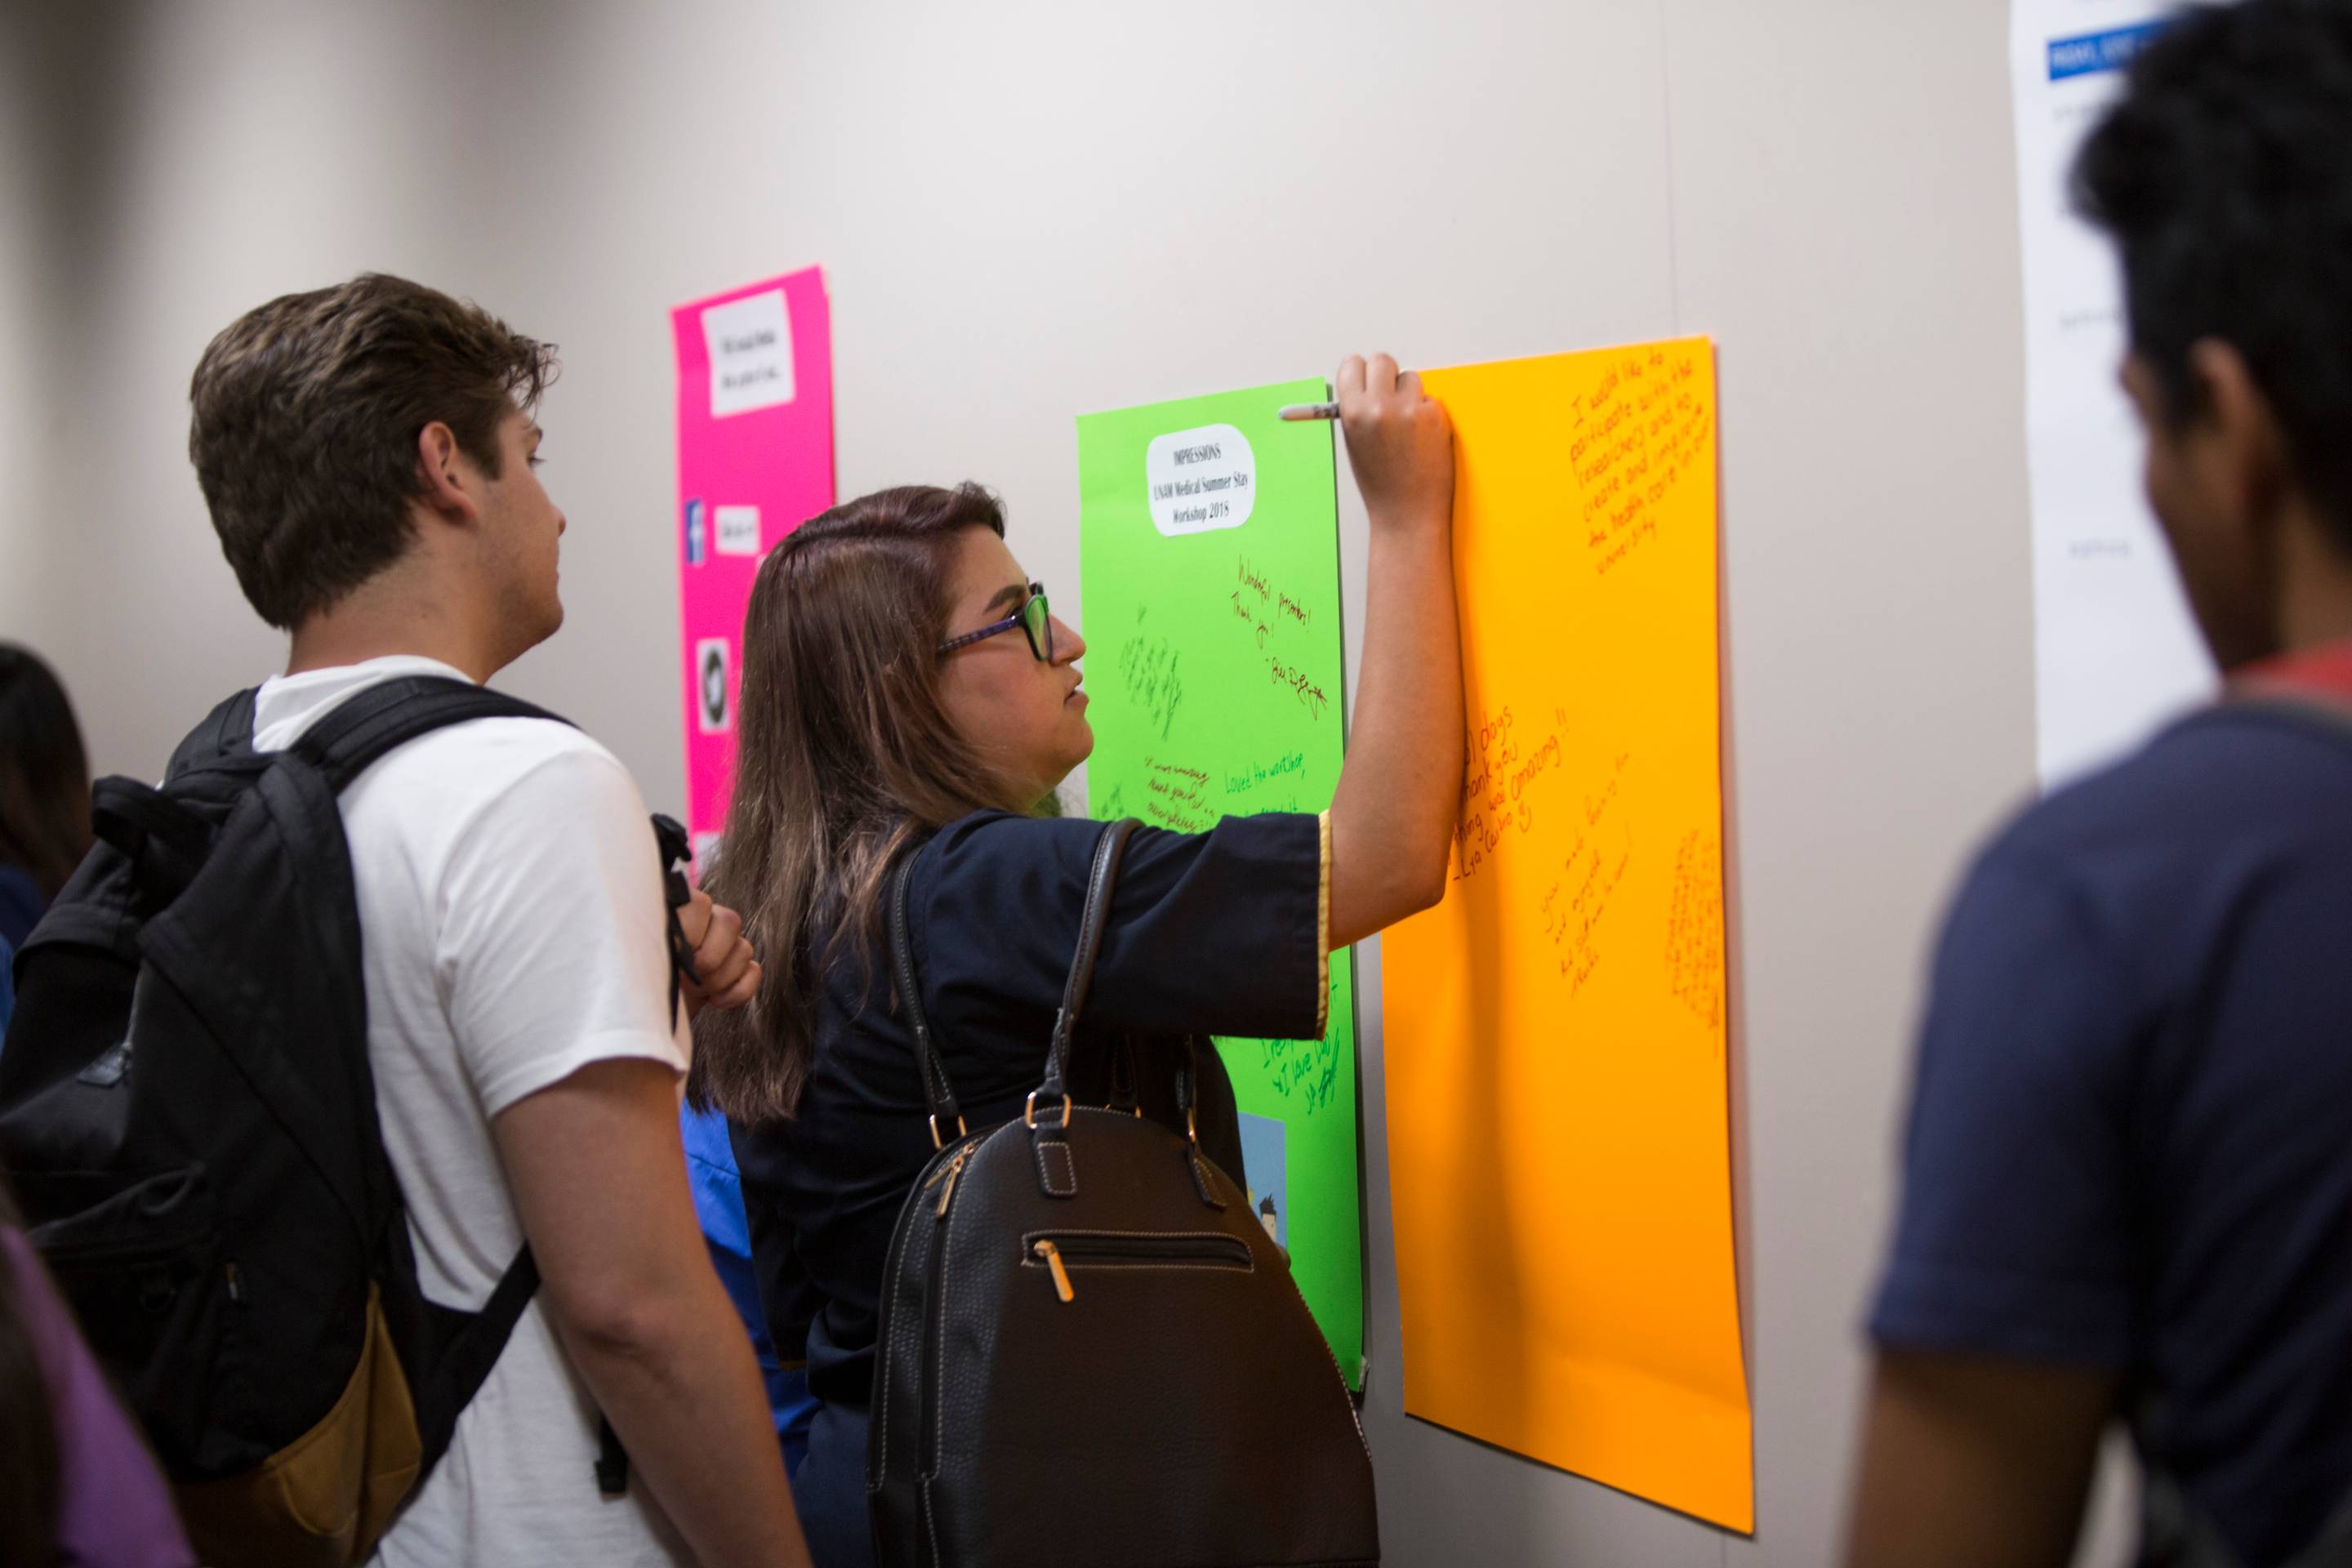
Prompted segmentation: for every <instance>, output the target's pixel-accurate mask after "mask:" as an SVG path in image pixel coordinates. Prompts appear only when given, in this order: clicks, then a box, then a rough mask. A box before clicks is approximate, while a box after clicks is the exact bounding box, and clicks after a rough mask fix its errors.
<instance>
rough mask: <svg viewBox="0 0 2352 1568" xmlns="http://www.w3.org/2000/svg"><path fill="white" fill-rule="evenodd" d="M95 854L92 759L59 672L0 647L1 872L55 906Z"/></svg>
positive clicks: (12, 647) (27, 653) (32, 656)
mask: <svg viewBox="0 0 2352 1568" xmlns="http://www.w3.org/2000/svg"><path fill="white" fill-rule="evenodd" d="M88 849H89V756H88V753H87V752H84V751H83V750H82V743H81V728H80V726H79V725H78V724H76V723H75V722H74V712H73V704H72V703H70V702H68V701H67V700H66V689H65V688H64V687H63V686H61V685H59V684H58V678H57V673H56V671H54V670H52V669H50V668H49V667H48V666H47V665H46V664H44V663H43V662H41V658H40V656H39V655H38V654H36V653H34V652H33V651H32V650H31V649H30V648H25V647H17V646H16V644H14V643H0V866H5V865H10V864H15V865H17V866H21V867H23V868H25V870H26V872H28V873H29V874H30V875H31V876H32V879H33V881H34V882H35V884H36V885H37V886H38V887H39V888H40V889H41V897H42V898H43V899H44V900H48V899H54V898H56V897H57V896H58V889H60V888H62V887H64V886H65V885H66V879H68V877H71V876H72V875H73V873H74V868H75V867H77V866H79V865H80V864H81V858H82V855H83V854H84V852H86V851H87V850H88Z"/></svg>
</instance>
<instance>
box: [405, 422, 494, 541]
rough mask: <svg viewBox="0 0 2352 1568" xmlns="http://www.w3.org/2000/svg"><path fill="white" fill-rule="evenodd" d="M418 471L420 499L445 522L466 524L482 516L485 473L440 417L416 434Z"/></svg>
mask: <svg viewBox="0 0 2352 1568" xmlns="http://www.w3.org/2000/svg"><path fill="white" fill-rule="evenodd" d="M416 474H417V479H418V481H419V489H420V490H421V492H422V493H421V494H420V495H419V496H418V497H417V499H418V500H421V501H423V502H424V503H425V506H426V507H427V508H429V509H431V510H433V511H434V512H435V513H436V514H437V515H438V516H439V517H441V518H442V519H443V521H447V522H452V523H457V524H460V525H464V524H469V523H471V522H473V521H474V520H475V519H477V518H478V517H479V516H480V515H481V510H482V509H481V498H480V489H481V482H482V478H481V472H480V470H479V469H478V468H475V467H474V464H473V461H472V459H470V458H467V456H466V449H465V448H464V447H460V446H459V445H458V444H457V432H456V431H454V430H452V429H450V428H449V426H446V425H444V424H443V423H442V422H441V421H440V420H438V419H436V420H433V421H431V422H429V423H428V424H426V426H425V428H424V429H422V430H419V431H418V432H417V433H416Z"/></svg>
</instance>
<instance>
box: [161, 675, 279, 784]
mask: <svg viewBox="0 0 2352 1568" xmlns="http://www.w3.org/2000/svg"><path fill="white" fill-rule="evenodd" d="M260 690H261V689H260V688H259V687H257V686H251V687H247V689H244V690H243V691H240V692H238V693H237V694H236V696H234V697H232V698H230V699H229V700H227V701H226V702H223V703H222V704H221V705H220V706H219V707H217V708H215V709H214V710H212V711H211V712H209V713H207V714H205V717H204V721H203V722H202V723H200V724H198V725H197V726H196V727H195V728H194V729H193V730H191V731H188V734H187V738H186V739H185V740H184V741H182V742H180V744H179V747H178V749H176V750H175V751H173V753H172V760H171V762H170V763H168V764H166V765H165V767H164V769H163V776H164V777H165V778H166V779H175V778H178V777H179V776H180V775H181V774H182V773H186V772H187V771H188V770H189V769H190V768H194V767H201V766H203V765H204V764H205V763H209V762H212V761H213V760H215V758H218V757H224V756H232V755H235V754H236V753H237V752H244V751H247V750H248V749H250V748H251V746H252V745H253V703H254V699H255V698H256V697H257V696H258V695H259V694H260Z"/></svg>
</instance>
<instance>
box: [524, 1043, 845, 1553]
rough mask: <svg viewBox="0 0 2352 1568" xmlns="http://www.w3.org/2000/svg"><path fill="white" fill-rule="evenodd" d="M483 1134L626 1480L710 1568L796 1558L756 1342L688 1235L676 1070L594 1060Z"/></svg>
mask: <svg viewBox="0 0 2352 1568" xmlns="http://www.w3.org/2000/svg"><path fill="white" fill-rule="evenodd" d="M490 1125H491V1130H492V1131H493V1133H494V1134H495V1135H496V1136H497V1138H498V1142H499V1155H500V1157H501V1159H502V1160H503V1161H504V1163H505V1165H506V1168H507V1177H508V1181H509V1184H510V1185H511V1187H512V1188H513V1191H514V1194H515V1206H516V1207H517V1209H518V1210H520V1213H521V1215H522V1222H523V1234H524V1236H525V1237H528V1238H529V1240H530V1247H531V1252H532V1254H533V1255H534V1256H535V1257H537V1258H538V1259H539V1270H540V1289H541V1301H542V1302H543V1303H544V1305H545V1310H546V1311H547V1315H548V1321H550V1322H551V1323H552V1324H553V1325H554V1326H555V1330H556V1332H557V1334H558V1335H559V1336H560V1337H561V1338H562V1342H563V1347H564V1350H565V1352H566V1353H567V1354H568V1355H569V1356H570V1357H571V1358H572V1364H573V1365H574V1366H576V1367H578V1368H579V1370H580V1374H581V1376H582V1377H583V1379H585V1380H586V1382H587V1384H588V1387H589V1390H590V1392H591V1393H593V1394H594V1395H595V1396H596V1403H597V1406H598V1408H600V1409H601V1410H603V1411H604V1418H605V1419H606V1420H608V1421H610V1422H611V1423H612V1424H613V1430H614V1432H616V1433H617V1434H619V1436H620V1438H621V1441H622V1444H623V1445H624V1446H625V1447H627V1449H628V1450H629V1462H630V1468H631V1470H632V1472H633V1479H632V1480H631V1484H632V1485H643V1486H645V1487H646V1488H648V1489H651V1491H652V1494H653V1496H654V1499H655V1500H656V1501H657V1502H659V1503H660V1504H661V1507H662V1511H663V1512H664V1513H665V1514H667V1516H668V1517H669V1519H670V1521H671V1522H673V1523H674V1524H676V1525H677V1529H678V1531H679V1532H680V1533H681V1534H683V1535H684V1536H685V1537H686V1539H687V1542H688V1544H690V1545H691V1546H692V1547H693V1548H694V1552H695V1555H696V1557H697V1559H698V1561H700V1562H702V1563H705V1564H722V1563H723V1564H728V1565H730V1568H732V1565H734V1564H739V1563H761V1564H768V1563H775V1564H782V1565H786V1568H794V1565H798V1564H804V1563H807V1562H808V1554H807V1550H806V1548H805V1547H803V1545H802V1543H801V1534H800V1526H799V1524H798V1523H797V1522H796V1521H794V1519H793V1503H792V1492H791V1489H790V1487H789V1486H788V1485H787V1484H786V1482H785V1480H784V1463H783V1456H782V1452H781V1451H780V1450H779V1449H778V1447H777V1444H776V1435H775V1429H774V1427H773V1426H772V1423H771V1421H770V1419H769V1415H768V1408H767V1398H766V1394H765V1393H764V1391H763V1390H762V1389H761V1384H760V1369H759V1367H758V1365H757V1364H756V1363H754V1362H753V1360H752V1358H751V1339H750V1336H748V1335H747V1334H745V1333H744V1331H743V1324H742V1321H741V1320H740V1318H738V1317H737V1316H736V1315H735V1308H734V1304H733V1303H732V1302H730V1300H728V1299H727V1292H726V1290H725V1289H724V1288H723V1287H722V1286H721V1285H720V1284H719V1277H718V1276H717V1275H716V1274H714V1273H712V1272H711V1269H710V1258H709V1253H708V1252H707V1251H706V1250H705V1249H704V1247H703V1242H702V1236H701V1232H700V1230H699V1228H698V1226H696V1224H695V1218H694V1201H693V1197H692V1194H690V1193H689V1191H688V1187H687V1183H686V1152H685V1150H684V1149H683V1148H682V1147H681V1146H680V1145H679V1142H678V1132H677V1078H676V1075H675V1074H674V1073H673V1072H672V1071H671V1070H670V1069H669V1068H667V1065H665V1064H663V1063H660V1062H656V1061H651V1060H644V1059H635V1058H617V1059H614V1060H609V1061H602V1062H595V1063H592V1064H591V1065H589V1066H587V1067H584V1068H581V1069H580V1070H579V1071H578V1072H576V1073H574V1074H573V1075H572V1077H570V1078H568V1079H563V1080H562V1081H561V1082H559V1083H556V1084H553V1085H551V1086H550V1087H548V1088H546V1089H541V1090H540V1091H539V1092H538V1093H537V1094H534V1095H531V1096H530V1097H529V1098H528V1099H526V1100H521V1101H519V1102H518V1103H516V1104H515V1105H512V1106H510V1107H509V1108H508V1109H507V1110H503V1111H501V1112H499V1115H498V1117H497V1118H496V1120H494V1121H492V1122H491V1124H490Z"/></svg>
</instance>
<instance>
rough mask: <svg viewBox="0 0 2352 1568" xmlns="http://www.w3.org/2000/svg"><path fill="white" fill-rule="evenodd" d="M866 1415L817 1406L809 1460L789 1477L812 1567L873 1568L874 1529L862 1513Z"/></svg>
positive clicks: (844, 1407)
mask: <svg viewBox="0 0 2352 1568" xmlns="http://www.w3.org/2000/svg"><path fill="white" fill-rule="evenodd" d="M793 1507H794V1508H796V1509H798V1510H800V1516H801V1533H802V1534H803V1535H805V1536H807V1537H808V1546H809V1560H810V1561H811V1562H812V1563H815V1565H816V1568H873V1563H874V1526H873V1524H872V1522H871V1521H870V1520H869V1519H868V1516H867V1514H866V1412H865V1411H863V1410H860V1409H856V1408H854V1407H852V1406H849V1405H818V1406H817V1407H816V1419H815V1420H814V1421H813V1422H811V1423H810V1425H809V1435H808V1457H807V1458H804V1459H803V1460H802V1461H801V1468H800V1471H799V1473H798V1474H797V1475H795V1476H793Z"/></svg>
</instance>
